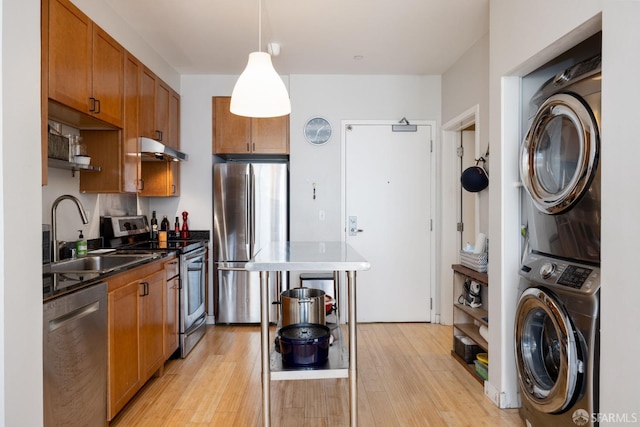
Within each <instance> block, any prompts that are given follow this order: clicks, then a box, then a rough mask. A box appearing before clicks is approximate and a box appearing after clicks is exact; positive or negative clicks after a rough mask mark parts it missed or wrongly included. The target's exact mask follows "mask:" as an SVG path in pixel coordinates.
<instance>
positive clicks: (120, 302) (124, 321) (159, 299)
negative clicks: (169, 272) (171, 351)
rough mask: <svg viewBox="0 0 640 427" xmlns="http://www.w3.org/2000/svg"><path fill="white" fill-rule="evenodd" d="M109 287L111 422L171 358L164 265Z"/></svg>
mask: <svg viewBox="0 0 640 427" xmlns="http://www.w3.org/2000/svg"><path fill="white" fill-rule="evenodd" d="M107 283H108V286H109V294H108V300H107V304H108V307H107V312H108V336H109V344H108V379H109V380H108V405H107V419H108V420H112V419H113V418H114V417H115V416H116V414H117V413H118V412H119V411H120V410H121V409H122V408H123V407H124V405H126V403H127V402H128V401H129V400H130V399H131V398H132V397H133V396H134V395H135V394H136V392H137V391H138V390H140V388H141V387H142V386H143V385H144V384H145V382H146V381H147V380H148V379H149V378H150V377H151V376H152V375H154V373H156V372H158V371H159V370H160V369H161V368H162V367H163V365H164V362H165V360H166V358H165V311H166V310H165V299H166V288H165V287H166V278H165V270H164V262H162V261H156V262H153V263H149V264H145V265H143V266H141V267H138V268H135V269H132V270H130V271H127V272H124V273H122V274H119V275H116V276H113V277H110V278H109V279H108V280H107Z"/></svg>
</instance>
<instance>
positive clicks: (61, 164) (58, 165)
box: [47, 158, 101, 176]
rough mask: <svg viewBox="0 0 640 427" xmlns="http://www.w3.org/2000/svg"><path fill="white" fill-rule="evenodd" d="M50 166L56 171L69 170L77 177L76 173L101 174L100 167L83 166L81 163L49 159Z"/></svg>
mask: <svg viewBox="0 0 640 427" xmlns="http://www.w3.org/2000/svg"><path fill="white" fill-rule="evenodd" d="M47 160H48V165H49V167H50V168H55V169H68V170H70V171H71V173H72V174H73V175H74V176H75V172H76V171H86V172H100V170H101V168H100V166H94V165H81V164H80V163H74V162H67V161H66V160H60V159H52V158H48V159H47Z"/></svg>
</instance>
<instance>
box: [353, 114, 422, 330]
mask: <svg viewBox="0 0 640 427" xmlns="http://www.w3.org/2000/svg"><path fill="white" fill-rule="evenodd" d="M345 129H346V130H345V140H344V141H345V147H344V149H345V193H344V196H345V202H344V203H345V210H344V212H345V216H346V218H345V224H346V227H347V228H346V241H347V243H349V244H350V245H351V246H353V247H354V249H356V251H358V252H359V253H360V254H361V255H362V256H363V257H364V258H366V259H367V260H368V261H369V262H370V264H371V269H370V270H368V271H362V272H358V273H357V274H358V289H357V306H356V310H357V318H358V321H360V322H429V321H430V320H431V268H432V267H431V256H432V255H431V238H432V237H431V235H432V233H431V227H430V224H431V214H430V208H431V202H432V198H431V182H430V181H431V179H430V178H431V174H432V162H431V152H430V151H431V149H430V145H431V137H432V126H431V125H418V126H417V130H416V132H393V131H392V126H391V125H390V124H357V123H351V124H350V123H347V125H346V127H345Z"/></svg>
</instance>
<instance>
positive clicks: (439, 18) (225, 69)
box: [106, 0, 489, 75]
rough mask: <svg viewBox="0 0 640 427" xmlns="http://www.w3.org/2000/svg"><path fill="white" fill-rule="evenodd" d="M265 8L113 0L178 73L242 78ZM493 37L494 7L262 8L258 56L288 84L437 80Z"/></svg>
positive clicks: (301, 4) (423, 3) (209, 0)
mask: <svg viewBox="0 0 640 427" xmlns="http://www.w3.org/2000/svg"><path fill="white" fill-rule="evenodd" d="M258 1H259V0H106V2H107V3H108V4H110V5H111V7H112V8H113V9H114V10H115V11H116V13H117V14H118V15H120V16H122V18H123V19H124V20H125V21H126V22H128V23H129V24H130V25H131V26H132V27H134V28H135V29H136V30H137V31H138V33H139V34H140V35H141V36H142V38H143V39H145V40H146V41H147V42H148V43H149V44H150V45H151V46H152V47H153V49H155V50H156V51H157V52H158V53H159V54H160V56H162V57H163V58H164V59H165V60H166V61H167V62H168V63H169V64H170V65H171V66H173V67H174V68H175V69H176V70H177V71H178V72H179V73H180V74H239V73H240V72H241V71H242V69H244V66H245V65H246V62H247V57H248V54H249V53H250V52H252V51H257V50H258V45H259V43H258V38H259V32H258V15H259V14H258V4H259V3H258ZM488 31H489V0H262V46H261V47H260V50H262V51H266V50H267V49H266V45H267V43H269V42H276V43H279V44H280V46H281V52H280V55H279V56H278V57H275V58H273V63H274V66H275V68H276V70H277V71H278V73H280V74H283V75H287V74H391V75H393V74H416V75H431V74H436V75H438V74H442V73H443V72H444V71H446V70H447V69H448V68H449V67H450V66H451V65H452V64H454V63H455V62H456V60H457V59H458V58H460V56H461V55H462V54H464V52H465V51H467V50H468V49H469V48H470V47H471V46H473V44H474V43H475V42H476V41H477V40H479V39H480V38H482V37H483V36H484V35H485V34H487V33H488ZM355 56H361V57H362V59H354V57H355Z"/></svg>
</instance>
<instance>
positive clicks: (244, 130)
mask: <svg viewBox="0 0 640 427" xmlns="http://www.w3.org/2000/svg"><path fill="white" fill-rule="evenodd" d="M230 106H231V97H228V96H216V97H213V153H214V154H237V153H243V154H244V153H249V152H251V119H250V118H249V117H242V116H237V115H235V114H232V113H231V111H229V107H230Z"/></svg>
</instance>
